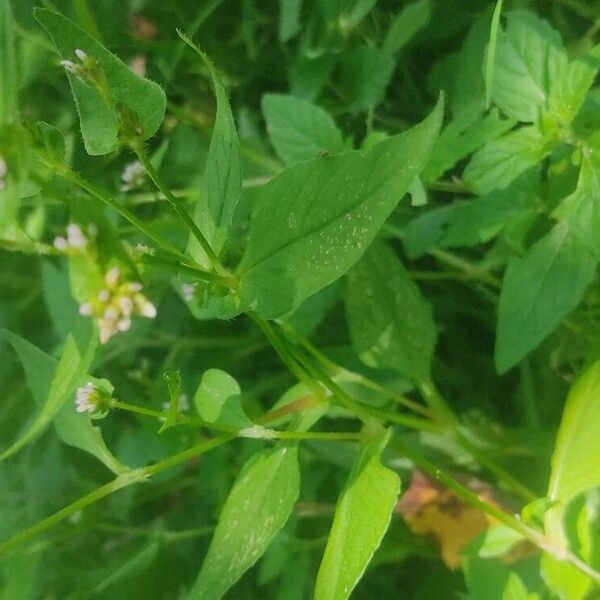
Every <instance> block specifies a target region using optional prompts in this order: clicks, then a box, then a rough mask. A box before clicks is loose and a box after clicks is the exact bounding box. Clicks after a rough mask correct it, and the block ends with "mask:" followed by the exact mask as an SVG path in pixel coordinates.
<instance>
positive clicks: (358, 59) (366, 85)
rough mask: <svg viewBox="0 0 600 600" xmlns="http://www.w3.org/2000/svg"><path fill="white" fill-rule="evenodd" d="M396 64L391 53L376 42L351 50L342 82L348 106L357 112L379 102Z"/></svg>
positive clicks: (350, 110) (344, 65) (344, 63)
mask: <svg viewBox="0 0 600 600" xmlns="http://www.w3.org/2000/svg"><path fill="white" fill-rule="evenodd" d="M394 64H395V61H394V58H393V57H392V55H391V54H389V53H388V52H386V51H385V50H382V49H381V48H376V47H375V46H367V45H364V46H358V47H356V48H354V49H353V50H351V51H350V52H348V53H347V54H346V55H345V56H344V60H343V62H342V66H341V74H340V83H339V85H340V91H341V93H342V94H343V95H344V97H345V98H346V105H345V108H346V110H348V111H349V112H353V113H358V112H361V111H364V110H368V109H369V108H374V107H375V106H377V105H378V104H379V103H380V102H381V101H382V100H383V97H384V95H385V91H386V89H387V86H388V83H389V82H390V79H391V77H392V73H393V71H394Z"/></svg>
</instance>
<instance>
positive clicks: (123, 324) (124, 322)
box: [117, 317, 131, 331]
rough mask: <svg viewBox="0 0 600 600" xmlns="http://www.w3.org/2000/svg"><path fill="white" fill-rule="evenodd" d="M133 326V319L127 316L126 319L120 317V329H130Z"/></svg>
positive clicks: (118, 326) (118, 324)
mask: <svg viewBox="0 0 600 600" xmlns="http://www.w3.org/2000/svg"><path fill="white" fill-rule="evenodd" d="M130 327H131V319H130V318H129V317H126V318H125V319H119V321H118V323H117V328H118V330H119V331H128V330H129V328H130Z"/></svg>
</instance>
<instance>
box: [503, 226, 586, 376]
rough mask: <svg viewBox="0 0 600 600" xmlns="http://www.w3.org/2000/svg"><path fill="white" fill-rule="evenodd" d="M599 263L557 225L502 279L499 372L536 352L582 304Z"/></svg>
mask: <svg viewBox="0 0 600 600" xmlns="http://www.w3.org/2000/svg"><path fill="white" fill-rule="evenodd" d="M595 271H596V261H595V260H594V258H593V256H592V255H591V254H590V253H589V252H588V251H587V250H586V249H585V248H584V247H583V246H582V245H581V243H580V242H579V241H578V240H577V238H576V237H575V236H574V235H573V234H572V232H571V231H570V229H569V228H568V227H567V226H565V225H564V224H559V225H557V226H556V227H554V229H552V231H551V232H550V233H548V234H547V235H546V236H544V237H543V238H542V239H541V240H539V241H538V242H536V243H535V244H534V245H533V246H532V247H531V248H530V249H529V250H528V251H527V253H526V254H525V256H523V257H522V258H517V259H514V260H512V261H511V262H510V263H509V265H508V268H507V270H506V274H505V275H504V281H503V283H502V291H501V293H500V304H499V308H498V325H497V330H496V351H495V360H496V368H497V370H498V372H499V373H504V372H505V371H507V370H508V369H510V368H511V367H512V366H514V365H515V364H517V363H518V362H519V361H520V360H521V359H522V358H523V357H525V356H526V355H527V354H528V353H529V352H530V351H531V350H533V349H534V348H535V347H536V346H537V345H538V344H539V343H540V342H541V341H542V340H543V339H544V338H545V337H546V336H547V335H549V334H550V333H552V331H553V330H554V329H555V328H556V327H557V325H558V324H559V323H560V322H561V321H562V319H563V318H564V317H566V316H567V315H568V314H569V313H570V312H571V311H572V310H573V309H575V308H576V306H577V305H578V304H579V301H580V300H581V297H582V295H583V293H584V291H585V289H586V288H587V286H588V285H589V283H590V282H591V281H592V279H593V277H594V275H595Z"/></svg>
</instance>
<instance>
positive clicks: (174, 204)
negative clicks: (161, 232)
mask: <svg viewBox="0 0 600 600" xmlns="http://www.w3.org/2000/svg"><path fill="white" fill-rule="evenodd" d="M130 145H131V149H132V150H133V151H134V152H135V154H136V155H137V157H138V159H139V161H140V162H141V163H142V165H143V166H144V169H146V172H147V173H148V176H149V177H150V179H151V180H152V182H153V183H154V185H155V186H156V187H157V188H158V190H159V191H160V192H161V193H162V194H163V195H164V196H165V198H166V199H167V202H168V203H169V204H170V206H171V208H172V209H173V210H174V211H175V213H176V214H177V215H178V216H179V217H180V218H181V219H182V221H183V222H184V223H185V224H186V225H187V226H188V228H189V230H190V231H191V232H192V234H193V235H194V237H195V238H196V240H198V243H199V244H200V246H201V247H202V250H204V253H205V254H206V256H207V257H208V259H209V260H210V262H211V263H212V265H213V267H214V269H215V270H216V271H217V273H220V274H222V275H226V274H227V272H226V271H225V270H224V269H223V266H222V265H221V261H220V260H219V257H218V256H217V255H216V254H215V252H214V250H213V249H212V247H211V245H210V243H209V242H208V240H207V239H206V237H205V236H204V234H203V233H202V232H201V231H200V229H199V227H198V225H196V223H195V222H194V220H193V219H192V217H190V215H189V214H188V213H187V211H186V210H185V208H184V207H183V206H182V205H181V203H180V202H179V200H178V199H177V198H175V196H174V195H173V194H172V193H171V190H170V189H169V188H168V187H167V186H166V185H165V184H164V182H163V181H162V179H161V177H160V175H159V174H158V172H157V171H156V169H155V168H154V165H153V164H152V163H151V162H150V159H149V158H148V154H147V153H146V148H144V144H143V142H141V141H140V140H135V141H132V142H131V144H130Z"/></svg>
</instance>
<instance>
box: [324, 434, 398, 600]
mask: <svg viewBox="0 0 600 600" xmlns="http://www.w3.org/2000/svg"><path fill="white" fill-rule="evenodd" d="M389 433H390V432H387V433H386V434H384V435H382V436H380V437H379V438H377V439H375V440H373V441H372V442H371V443H370V444H369V445H368V446H367V447H366V448H365V450H364V451H363V452H362V454H361V456H360V457H359V459H358V461H357V462H356V464H355V465H354V468H353V469H352V472H351V473H350V476H349V477H348V480H347V482H346V486H345V487H344V491H343V492H342V494H341V496H340V499H339V500H338V504H337V506H336V509H335V516H334V518H333V525H332V527H331V532H330V534H329V539H328V540H327V546H326V548H325V554H324V555H323V560H322V562H321V566H320V567H319V573H318V575H317V583H316V587H315V600H344V599H345V598H348V597H349V596H350V594H351V592H352V590H353V589H354V587H355V586H356V584H357V583H358V581H359V580H360V578H361V577H362V575H363V573H364V572H365V570H366V568H367V566H368V564H369V562H370V560H371V558H372V557H373V553H374V552H375V550H377V548H378V547H379V544H380V543H381V540H382V539H383V536H384V534H385V532H386V530H387V528H388V525H389V523H390V519H391V516H392V512H393V510H394V506H395V505H396V502H397V500H398V494H399V492H400V478H399V477H398V475H397V474H396V473H395V472H394V471H391V470H390V469H388V468H387V467H384V466H383V465H382V464H381V453H382V451H383V449H384V448H385V445H386V444H387V441H388V439H389Z"/></svg>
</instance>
